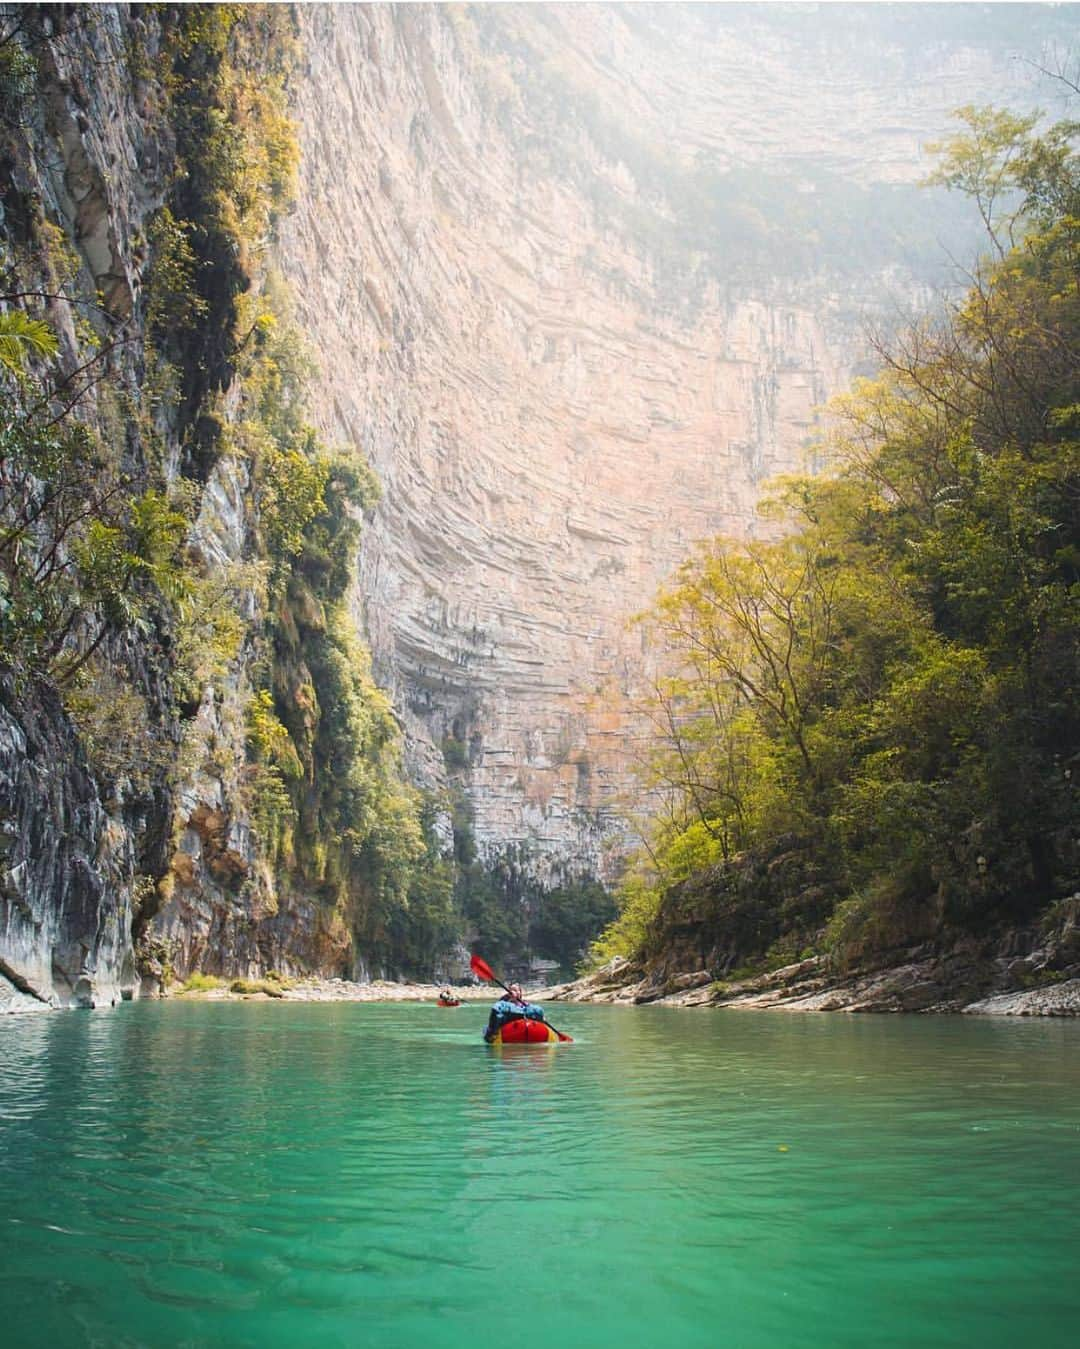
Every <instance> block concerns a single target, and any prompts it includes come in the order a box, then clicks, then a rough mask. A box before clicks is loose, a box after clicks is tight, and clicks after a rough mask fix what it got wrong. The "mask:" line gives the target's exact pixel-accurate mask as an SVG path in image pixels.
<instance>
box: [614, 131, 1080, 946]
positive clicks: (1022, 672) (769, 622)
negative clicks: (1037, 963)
mask: <svg viewBox="0 0 1080 1349" xmlns="http://www.w3.org/2000/svg"><path fill="white" fill-rule="evenodd" d="M960 116H961V118H962V122H963V128H962V130H961V131H960V132H959V133H958V134H957V135H956V136H955V137H954V138H953V139H951V140H950V141H948V142H947V143H946V144H944V145H943V146H942V147H940V156H941V158H940V168H939V171H938V173H937V175H936V178H937V181H939V182H941V183H944V184H946V185H947V186H949V187H952V188H956V189H960V190H962V191H964V192H966V193H968V194H969V195H971V196H972V197H973V198H974V199H975V201H976V203H977V205H978V207H979V210H980V213H981V214H982V217H983V219H984V222H985V224H986V227H987V230H988V238H989V248H990V252H989V255H988V256H987V257H986V259H985V260H984V261H983V262H982V263H981V264H980V266H979V268H978V270H977V272H976V274H975V275H974V276H973V277H972V278H971V286H970V289H969V290H968V292H967V294H966V296H965V297H964V298H963V300H962V301H961V302H959V303H957V304H956V305H955V306H954V307H953V308H952V309H951V310H950V311H949V312H947V313H946V314H945V315H944V316H943V317H940V318H937V319H928V320H927V321H925V322H924V323H922V324H920V325H919V326H918V327H916V328H915V329H913V330H911V331H910V332H908V333H907V335H906V336H905V337H903V338H902V339H901V340H900V341H899V342H898V343H896V344H895V345H893V346H891V347H889V348H888V349H885V348H883V349H882V350H881V352H880V356H881V358H882V370H881V374H880V376H879V377H878V378H877V379H875V380H873V381H867V382H863V383H861V384H860V385H859V386H857V387H856V389H855V390H854V391H853V392H852V393H851V394H850V395H849V396H847V397H844V398H842V399H840V400H839V401H838V402H837V403H836V404H835V405H834V407H833V414H834V415H833V426H834V432H833V435H832V438H831V442H830V444H829V447H828V448H829V450H830V457H831V463H832V469H831V471H829V472H827V473H825V474H823V475H821V476H819V477H813V478H790V479H786V480H783V481H780V482H778V483H777V484H775V486H774V490H773V494H772V497H771V500H770V501H769V503H768V504H767V506H766V508H765V510H766V514H767V515H768V516H769V517H770V518H771V519H772V521H773V522H774V525H773V527H772V528H771V529H770V530H769V531H768V537H767V541H761V542H758V541H755V542H751V543H749V544H738V543H735V542H731V541H727V540H723V539H718V540H715V541H714V542H712V543H710V544H708V545H706V546H704V547H702V548H701V549H700V550H699V551H698V552H697V553H696V554H695V556H693V557H692V558H691V559H690V560H689V561H688V562H687V563H686V564H685V565H684V567H683V568H682V571H681V572H680V574H679V576H678V577H677V579H676V580H675V582H674V583H673V584H672V585H671V586H670V587H669V588H668V589H667V590H666V591H665V592H664V593H663V594H662V595H661V597H660V598H659V600H658V602H657V604H656V606H655V607H654V609H653V610H652V612H651V613H650V614H649V615H648V616H647V617H646V619H645V620H644V621H645V622H646V623H647V624H648V625H649V626H650V627H651V629H652V630H653V634H654V637H655V638H658V639H659V640H661V641H663V642H664V643H666V644H667V645H668V646H669V647H670V649H671V650H672V651H673V652H674V653H676V656H677V658H678V661H679V668H678V670H677V672H676V673H674V674H672V675H671V676H670V677H668V678H666V679H664V680H663V681H661V683H660V685H659V687H658V689H657V696H656V699H655V702H654V703H653V705H652V715H653V719H654V722H655V724H656V728H657V749H656V753H655V755H654V757H653V760H652V767H651V777H650V779H649V783H648V785H649V788H650V789H651V792H652V794H653V797H654V800H655V801H656V802H657V804H658V808H659V809H658V816H657V821H656V825H655V828H654V830H653V833H652V836H651V838H650V840H649V847H648V855H647V859H646V860H645V861H643V863H642V865H641V866H640V868H639V869H638V870H637V872H636V873H635V874H634V875H633V877H632V878H631V879H630V880H629V881H628V883H627V885H626V887H625V888H624V892H623V912H622V914H621V916H620V918H619V919H618V921H617V922H616V923H615V924H614V925H613V926H612V927H611V928H610V929H609V930H608V932H607V933H606V934H605V936H604V938H603V939H602V941H601V942H600V943H598V944H597V946H596V948H595V952H594V953H595V955H596V956H597V957H599V958H602V957H605V956H608V955H611V954H615V953H626V952H630V951H634V952H636V953H638V954H647V955H648V954H655V953H657V952H660V951H662V950H663V949H664V947H665V945H670V944H671V943H676V944H678V943H679V942H686V943H688V944H689V946H690V947H692V948H693V950H694V951H695V953H696V957H697V959H699V960H700V962H701V963H710V962H711V964H712V965H713V966H714V967H715V968H716V969H717V971H718V972H723V971H725V970H726V969H728V968H731V967H733V966H736V965H742V964H744V963H745V962H746V961H748V960H750V961H759V962H762V961H764V962H775V963H783V962H784V961H786V960H789V959H791V958H794V957H797V956H798V955H800V954H802V953H803V952H805V951H809V950H822V949H824V950H827V951H829V952H830V953H831V954H832V955H833V956H834V958H835V959H836V960H837V961H838V962H840V963H841V964H845V963H847V964H850V963H854V962H858V961H861V960H874V959H881V958H882V957H883V955H884V954H885V953H886V952H888V951H889V950H890V949H895V948H899V947H902V946H903V945H905V944H910V943H912V942H917V941H922V940H934V939H941V938H943V937H946V936H947V935H948V934H949V933H954V934H955V933H957V932H960V931H973V930H979V929H985V928H987V927H989V926H992V925H994V924H998V923H1002V922H1009V921H1011V922H1015V921H1023V920H1027V919H1030V918H1032V917H1033V916H1035V915H1036V914H1038V913H1039V912H1040V911H1042V910H1043V909H1045V908H1046V907H1047V906H1049V905H1050V904H1052V903H1054V902H1055V901H1057V900H1059V899H1060V898H1061V897H1063V896H1065V895H1067V894H1069V893H1071V892H1072V891H1073V890H1075V889H1076V888H1077V882H1078V879H1080V854H1078V851H1077V841H1076V821H1077V800H1076V775H1077V773H1078V772H1080V707H1078V705H1077V676H1078V666H1077V662H1078V656H1080V603H1078V601H1080V382H1078V375H1080V361H1078V355H1080V352H1078V342H1080V288H1078V284H1077V278H1078V275H1080V269H1078V264H1080V156H1078V155H1077V153H1076V150H1075V148H1074V147H1075V138H1076V133H1077V130H1078V128H1077V126H1076V125H1075V124H1067V125H1066V124H1062V125H1057V126H1055V127H1053V128H1051V129H1050V130H1048V131H1045V132H1044V133H1043V134H1037V133H1036V131H1035V129H1034V123H1033V120H1032V119H1019V118H1015V117H1012V116H1010V115H1008V114H1004V113H1000V112H995V111H993V110H975V109H965V110H963V112H962V113H961V114H960Z"/></svg>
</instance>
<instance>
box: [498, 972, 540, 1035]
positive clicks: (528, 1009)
mask: <svg viewBox="0 0 1080 1349" xmlns="http://www.w3.org/2000/svg"><path fill="white" fill-rule="evenodd" d="M523 1017H524V1018H525V1020H526V1021H543V1020H544V1009H543V1008H542V1007H541V1006H540V1005H539V1004H538V1003H535V1002H526V1001H525V998H524V995H523V994H522V991H521V985H520V984H507V986H506V996H505V997H503V998H500V999H499V1000H498V1002H496V1003H495V1004H494V1006H493V1007H492V1009H491V1012H490V1014H489V1015H488V1023H487V1028H486V1029H485V1031H484V1039H485V1040H486V1041H487V1042H488V1044H490V1043H491V1041H492V1040H494V1039H495V1036H496V1035H498V1033H499V1031H500V1030H501V1029H502V1028H503V1026H505V1025H506V1024H507V1022H509V1021H520V1020H521V1019H522V1018H523Z"/></svg>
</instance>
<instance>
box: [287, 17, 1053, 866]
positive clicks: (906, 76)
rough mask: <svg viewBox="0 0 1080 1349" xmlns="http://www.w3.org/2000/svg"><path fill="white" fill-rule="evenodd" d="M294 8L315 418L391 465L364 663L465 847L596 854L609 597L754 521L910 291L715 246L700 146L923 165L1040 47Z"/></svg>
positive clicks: (547, 855) (601, 845)
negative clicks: (457, 774) (457, 788)
mask: <svg viewBox="0 0 1080 1349" xmlns="http://www.w3.org/2000/svg"><path fill="white" fill-rule="evenodd" d="M722 9H723V10H724V11H728V10H729V7H722ZM630 10H632V11H633V13H630V12H629V11H630ZM894 17H895V16H894ZM301 22H302V29H303V42H304V46H305V51H306V57H307V78H306V79H305V80H304V81H303V83H302V84H301V85H300V87H299V88H298V89H297V113H298V117H299V121H300V126H301V134H302V151H303V169H302V176H303V183H302V188H301V191H300V194H299V203H298V207H297V210H296V213H295V215H294V217H293V218H292V220H291V221H290V222H289V223H288V224H287V226H286V228H285V230H284V237H283V244H282V247H281V249H280V254H279V256H280V261H281V264H282V266H283V268H284V270H285V271H286V273H287V275H288V277H289V279H290V281H292V282H293V284H294V286H295V290H296V293H297V296H298V308H299V312H300V317H301V318H302V320H303V323H304V326H305V327H306V329H307V331H308V333H309V335H310V338H311V341H312V344H313V346H314V348H315V352H316V355H317V359H318V363H319V367H320V375H319V379H320V381H321V396H320V397H319V398H318V399H317V400H316V401H317V404H318V406H319V412H320V420H321V427H320V429H321V430H323V431H324V432H325V433H327V434H328V435H329V436H330V437H331V438H332V439H336V440H338V441H342V442H346V443H349V442H351V443H354V444H357V445H359V446H361V447H362V448H363V449H364V450H365V451H366V452H367V453H368V454H369V455H370V456H371V457H372V459H373V461H374V463H375V465H376V467H377V469H378V471H379V474H380V476H381V478H382V481H383V485H384V496H383V501H382V504H381V506H380V507H379V509H378V511H377V513H376V516H375V519H374V521H373V523H372V524H371V526H370V527H369V529H368V531H367V535H366V542H365V547H364V553H363V561H362V576H361V578H360V585H359V594H360V596H362V607H363V611H364V614H365V615H366V623H367V628H368V631H369V635H370V638H371V641H372V644H373V648H374V651H375V654H376V661H377V665H376V668H377V672H378V673H379V675H380V677H381V678H382V679H383V680H384V681H385V682H387V683H388V684H389V685H390V686H391V687H392V689H393V691H394V695H395V698H396V702H397V705H398V707H399V709H400V711H401V714H402V716H403V717H404V718H405V721H406V726H407V730H408V732H409V737H410V743H411V749H412V758H413V764H414V767H415V768H416V770H417V771H418V772H419V774H420V776H421V778H422V779H424V780H426V781H428V782H429V783H439V782H440V781H441V780H442V777H443V762H442V755H441V754H440V750H441V749H444V748H450V749H452V750H453V752H454V755H455V758H456V759H457V760H458V761H463V762H467V766H468V772H467V777H468V787H469V794H470V798H471V802H472V807H473V810H474V813H475V830H476V834H477V837H478V840H479V842H480V844H481V848H482V850H485V851H486V852H487V853H488V854H489V855H490V854H492V853H495V852H501V851H506V850H508V849H516V850H517V851H518V852H519V854H520V850H521V848H522V847H524V848H525V849H526V850H528V852H529V853H530V854H531V862H530V863H529V865H530V867H531V868H532V869H533V871H534V872H535V873H537V874H539V875H541V876H543V875H550V874H551V873H552V872H554V871H557V870H558V868H559V867H560V866H561V867H564V868H565V867H569V868H571V869H576V870H588V871H594V872H597V873H599V874H601V875H603V874H605V870H606V868H607V865H608V860H609V859H608V855H607V853H606V851H605V849H606V847H607V845H608V844H610V843H612V842H613V841H614V842H616V844H617V842H618V840H619V838H620V835H621V830H622V828H623V825H622V824H621V822H620V821H621V814H622V811H623V810H624V809H625V807H626V806H627V805H628V804H629V801H630V795H631V791H632V779H631V772H632V769H633V765H634V760H635V757H636V755H635V746H636V743H637V739H638V736H639V735H640V727H639V726H638V724H637V723H636V722H635V720H634V718H633V716H632V715H631V714H630V713H629V712H628V710H627V707H628V701H629V700H632V699H633V698H634V697H635V696H636V695H640V694H641V693H642V692H643V691H644V690H646V689H647V688H648V685H649V681H650V676H651V674H652V673H653V664H654V662H653V658H652V653H649V652H647V651H645V650H643V648H642V635H641V632H640V630H635V629H633V628H631V627H629V626H628V624H629V620H630V619H631V616H632V615H633V614H634V613H635V611H638V610H640V609H641V608H643V607H644V606H646V605H648V603H649V602H650V600H651V598H652V597H653V595H654V593H655V591H656V588H657V586H658V584H659V583H660V582H661V581H662V580H663V579H664V578H665V577H667V576H668V575H670V573H671V572H672V570H673V568H674V567H675V566H676V565H677V564H678V562H679V561H680V560H681V559H682V558H684V557H685V556H686V554H687V553H688V552H689V550H690V549H691V547H692V545H693V543H694V541H695V540H698V539H700V538H702V537H705V536H708V535H712V534H715V533H718V532H729V533H735V534H742V533H745V532H746V531H747V530H750V529H752V528H753V527H754V506H755V502H756V500H757V497H758V494H759V491H760V487H761V484H762V482H763V480H764V479H766V478H767V477H768V476H769V475H771V474H773V473H776V472H777V471H780V470H786V469H790V468H793V467H796V466H798V465H800V464H801V462H802V459H803V456H804V452H805V447H806V446H807V444H808V442H809V441H810V439H811V437H812V435H813V433H814V430H815V425H816V421H815V418H816V413H815V409H816V408H817V407H818V405H819V404H820V403H821V402H822V401H823V400H824V399H825V398H826V397H827V396H828V395H829V394H830V393H832V392H834V391H836V390H838V389H840V388H842V387H843V386H844V385H846V384H847V383H848V382H849V380H850V378H851V376H852V373H853V371H854V370H855V368H856V364H857V362H858V360H859V358H860V356H861V354H862V352H863V337H862V332H861V324H860V319H861V311H862V310H863V309H864V308H865V307H866V305H867V304H868V303H870V304H881V303H883V301H884V297H885V296H887V295H888V294H889V292H890V290H891V291H892V292H893V293H894V294H895V293H896V292H897V291H899V292H900V293H902V294H903V295H904V296H905V297H906V298H907V299H909V300H910V299H911V298H912V296H913V295H914V293H915V292H916V290H917V281H916V278H915V276H914V273H912V272H911V271H910V270H908V271H906V272H904V271H901V272H897V273H896V274H895V275H894V276H893V277H892V279H891V281H890V280H889V278H887V277H886V276H885V275H884V268H885V262H884V261H883V260H881V259H878V261H877V262H876V263H874V261H873V260H872V259H871V261H870V262H869V263H868V264H867V266H868V268H869V270H868V271H864V273H863V274H861V275H858V276H856V277H852V276H851V275H848V276H847V277H846V279H844V280H838V279H837V278H836V276H834V275H833V274H832V272H831V271H830V265H829V264H828V263H827V261H825V260H824V259H825V255H826V254H827V253H828V246H827V241H826V243H825V245H823V253H822V257H823V260H822V262H821V263H820V265H819V266H818V267H817V268H816V269H812V274H805V275H800V276H797V277H796V276H791V275H784V272H785V271H786V270H787V268H786V267H785V260H784V259H783V258H778V259H777V267H776V271H775V272H772V271H770V270H769V269H767V268H762V267H761V265H760V263H758V262H751V263H747V261H746V259H745V257H743V256H742V255H741V254H739V252H738V249H737V248H733V251H732V255H731V259H730V263H729V262H728V260H727V259H726V257H725V256H723V255H720V256H718V255H717V251H716V250H717V246H716V244H715V241H714V243H713V244H712V245H711V247H712V254H711V256H710V257H708V258H707V259H704V260H703V258H702V257H701V256H699V254H698V253H697V252H696V251H695V246H694V244H695V240H694V233H693V229H692V228H691V224H690V223H689V217H688V216H687V215H686V212H687V211H688V210H689V207H688V205H687V202H688V201H689V197H688V196H687V192H688V191H689V189H687V188H686V182H687V181H689V180H688V179H686V174H688V173H691V174H692V172H693V171H694V169H695V165H700V164H701V163H702V162H704V158H703V157H707V159H708V162H709V163H711V164H714V165H716V166H717V168H718V169H719V170H728V169H732V168H735V167H739V166H742V167H743V168H745V167H747V166H754V165H763V166H765V167H767V168H769V169H770V170H776V169H777V168H778V166H780V167H781V168H782V169H783V172H784V173H786V174H787V175H788V180H789V182H790V191H791V193H798V192H799V191H802V190H806V191H813V190H816V188H815V184H814V183H813V182H809V181H804V180H803V178H802V177H800V175H803V174H804V173H805V171H806V166H808V165H818V166H820V165H826V166H828V168H829V171H830V172H833V173H837V174H847V175H849V177H852V178H858V177H860V176H861V177H862V178H863V179H865V180H866V181H867V182H869V183H870V184H871V185H873V183H875V182H876V183H878V184H895V183H897V182H900V181H903V180H911V179H912V178H913V177H916V176H918V175H919V174H920V173H922V172H924V171H925V163H924V162H922V161H920V160H919V158H918V153H917V152H918V146H919V143H920V142H921V140H922V139H924V138H925V137H926V136H928V135H931V134H935V133H940V132H941V131H942V129H943V128H944V126H945V124H946V121H947V117H946V114H947V110H948V109H949V108H951V107H953V106H955V105H956V104H958V103H961V102H963V101H964V99H965V98H966V97H968V96H971V97H981V96H982V95H981V92H980V91H982V90H983V89H984V88H987V87H992V88H994V89H995V92H997V91H998V90H999V89H1000V88H1001V80H1005V81H1006V83H1007V84H1008V85H1010V87H1011V88H1012V89H1015V88H1016V87H1017V83H1018V81H1019V80H1021V79H1022V78H1023V77H1024V75H1025V74H1026V73H1027V72H1025V71H1023V70H1020V69H1018V67H1019V63H1017V62H1010V61H1009V60H1008V59H1007V57H1008V52H1007V50H1004V49H1002V50H998V49H997V48H996V47H995V46H994V44H990V46H988V47H986V48H984V49H980V48H979V46H978V43H977V42H972V41H970V40H969V39H966V38H964V37H963V36H960V37H959V38H957V37H956V36H954V37H952V38H949V39H945V40H942V41H936V40H933V39H932V38H930V37H927V38H925V39H922V40H920V39H919V37H918V35H916V34H913V32H912V31H910V30H909V29H904V31H903V32H902V33H900V34H899V35H898V36H897V35H894V34H892V33H891V31H889V30H888V25H887V24H886V25H885V29H886V31H884V32H883V33H882V32H878V33H877V35H876V36H875V32H874V26H873V23H872V21H871V20H870V19H869V18H868V16H867V15H866V14H863V13H862V12H859V14H858V15H857V16H856V28H857V29H858V32H857V34H854V35H853V34H852V32H851V31H849V29H850V25H848V26H846V27H845V26H844V25H840V26H839V27H838V26H837V25H836V24H835V23H832V22H831V21H827V20H824V19H823V20H822V21H821V23H820V24H809V23H807V22H806V21H805V16H803V17H798V16H796V17H794V18H793V19H792V22H791V24H790V25H788V26H787V27H785V25H784V23H782V22H780V19H779V18H778V16H776V15H768V14H763V13H761V12H759V9H758V8H756V7H750V8H749V9H746V10H742V9H739V8H738V7H734V8H731V10H730V13H726V14H725V13H713V12H712V11H709V12H708V13H704V14H698V13H697V12H696V10H695V9H690V10H681V9H675V8H670V7H647V6H645V7H639V6H634V7H619V6H614V7H597V6H565V7H554V6H552V7H545V6H529V7H519V6H506V7H494V8H492V9H489V10H486V11H480V12H477V11H470V10H461V9H458V8H456V7H448V8H443V7H434V8H424V7H413V6H405V7H401V8H392V7H382V6H335V7H319V6H314V7H308V8H306V9H304V10H303V11H302V15H301ZM897 22H899V20H897ZM901 26H902V25H901ZM946 77H947V78H946ZM781 156H783V158H782V159H781ZM665 175H667V176H666V177H665ZM680 175H681V176H680ZM665 193H666V195H665ZM680 194H682V195H680ZM734 209H735V210H736V212H737V209H738V203H736V205H735V208H734ZM705 224H706V225H707V224H708V221H705ZM616 852H617V847H616Z"/></svg>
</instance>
